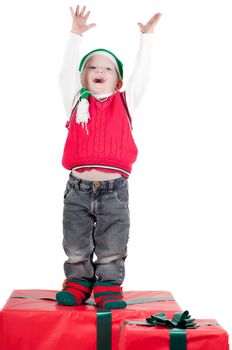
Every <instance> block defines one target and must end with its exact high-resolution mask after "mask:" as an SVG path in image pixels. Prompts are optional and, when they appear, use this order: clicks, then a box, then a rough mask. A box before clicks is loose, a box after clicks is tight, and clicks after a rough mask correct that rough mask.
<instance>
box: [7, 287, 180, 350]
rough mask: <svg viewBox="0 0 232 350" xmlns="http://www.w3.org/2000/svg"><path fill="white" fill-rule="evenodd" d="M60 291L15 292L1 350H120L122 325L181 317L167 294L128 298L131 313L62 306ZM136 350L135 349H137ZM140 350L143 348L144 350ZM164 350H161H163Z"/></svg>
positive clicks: (136, 294)
mask: <svg viewBox="0 0 232 350" xmlns="http://www.w3.org/2000/svg"><path fill="white" fill-rule="evenodd" d="M55 294H56V291H45V290H15V291H14V292H13V293H12V295H11V297H10V299H9V300H8V301H7V303H6V305H5V306H4V308H3V309H2V311H1V314H0V349H1V350H66V349H67V350H77V349H80V350H95V349H96V350H116V349H118V334H119V328H120V323H121V322H122V321H123V320H127V319H129V320H134V319H138V318H143V319H144V318H146V317H149V316H150V315H151V314H154V313H158V312H161V311H164V312H165V313H166V315H167V316H168V317H171V316H172V315H173V312H176V311H180V307H179V305H178V304H177V303H176V302H175V300H174V298H173V296H172V294H171V293H169V292H166V291H154V292H153V291H141V292H124V298H125V300H126V301H127V303H128V306H127V308H126V309H116V310H112V313H111V311H106V312H105V311H104V310H102V309H96V308H95V307H94V306H93V305H91V300H90V303H89V304H87V305H81V306H62V305H58V304H57V302H56V301H55ZM133 350H134V349H133ZM140 350H141V348H140ZM159 350H160V349H159Z"/></svg>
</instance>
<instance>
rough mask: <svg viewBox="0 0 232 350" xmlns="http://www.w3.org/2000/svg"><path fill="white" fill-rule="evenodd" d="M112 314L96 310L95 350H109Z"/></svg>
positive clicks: (103, 310)
mask: <svg viewBox="0 0 232 350" xmlns="http://www.w3.org/2000/svg"><path fill="white" fill-rule="evenodd" d="M111 326H112V312H111V310H107V309H97V350H111V344H112V331H111V328H112V327H111Z"/></svg>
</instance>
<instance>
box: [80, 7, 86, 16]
mask: <svg viewBox="0 0 232 350" xmlns="http://www.w3.org/2000/svg"><path fill="white" fill-rule="evenodd" d="M85 9H86V6H83V8H82V10H81V12H80V16H84V13H85Z"/></svg>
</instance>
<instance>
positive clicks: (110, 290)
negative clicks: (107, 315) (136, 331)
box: [93, 282, 127, 309]
mask: <svg viewBox="0 0 232 350" xmlns="http://www.w3.org/2000/svg"><path fill="white" fill-rule="evenodd" d="M93 293H94V300H95V303H96V306H97V307H100V308H107V309H124V308H125V307H126V305H127V304H126V302H125V301H124V300H123V293H122V287H121V286H120V285H119V284H116V283H110V282H96V283H95V284H94V288H93Z"/></svg>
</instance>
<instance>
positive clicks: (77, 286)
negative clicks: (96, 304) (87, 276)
mask: <svg viewBox="0 0 232 350" xmlns="http://www.w3.org/2000/svg"><path fill="white" fill-rule="evenodd" d="M92 285H93V284H92V283H91V282H88V281H81V280H75V279H70V278H69V279H67V280H66V281H65V283H64V284H63V290H62V291H60V292H58V293H57V294H56V300H57V302H58V303H59V304H62V305H69V306H74V305H81V304H83V303H84V302H85V301H86V300H87V299H88V298H89V297H90V295H91V292H92Z"/></svg>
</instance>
